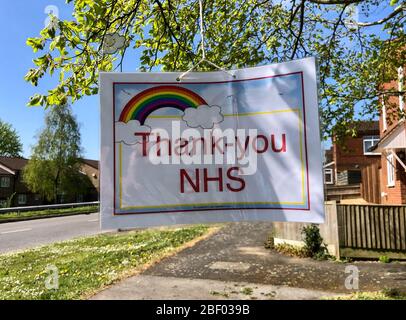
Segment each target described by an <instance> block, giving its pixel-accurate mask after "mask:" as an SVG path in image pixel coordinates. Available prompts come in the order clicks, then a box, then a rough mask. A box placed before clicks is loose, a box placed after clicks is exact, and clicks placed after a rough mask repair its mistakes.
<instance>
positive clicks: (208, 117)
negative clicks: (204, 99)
mask: <svg viewBox="0 0 406 320" xmlns="http://www.w3.org/2000/svg"><path fill="white" fill-rule="evenodd" d="M182 119H183V121H185V122H186V124H187V125H188V127H191V128H197V127H201V128H203V129H211V128H213V126H214V124H216V123H220V122H222V121H223V120H224V116H223V115H222V113H221V108H220V107H219V106H208V105H205V104H203V105H200V106H198V107H197V108H187V109H186V110H185V112H184V115H183V117H182Z"/></svg>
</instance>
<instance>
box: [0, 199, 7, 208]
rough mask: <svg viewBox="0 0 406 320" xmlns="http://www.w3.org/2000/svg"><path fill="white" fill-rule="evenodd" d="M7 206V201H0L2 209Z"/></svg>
mask: <svg viewBox="0 0 406 320" xmlns="http://www.w3.org/2000/svg"><path fill="white" fill-rule="evenodd" d="M6 205H7V200H4V199H1V200H0V208H5V207H6Z"/></svg>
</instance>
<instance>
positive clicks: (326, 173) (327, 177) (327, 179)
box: [324, 169, 334, 184]
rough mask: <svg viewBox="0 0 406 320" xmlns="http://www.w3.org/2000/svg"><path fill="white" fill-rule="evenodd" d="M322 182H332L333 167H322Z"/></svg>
mask: <svg viewBox="0 0 406 320" xmlns="http://www.w3.org/2000/svg"><path fill="white" fill-rule="evenodd" d="M324 183H325V184H334V179H333V169H324Z"/></svg>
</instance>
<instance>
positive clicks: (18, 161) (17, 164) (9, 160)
mask: <svg viewBox="0 0 406 320" xmlns="http://www.w3.org/2000/svg"><path fill="white" fill-rule="evenodd" d="M27 162H28V159H25V158H16V157H0V164H2V165H3V166H5V167H7V168H9V169H10V170H13V171H16V170H21V169H22V168H24V167H25V165H26V164H27Z"/></svg>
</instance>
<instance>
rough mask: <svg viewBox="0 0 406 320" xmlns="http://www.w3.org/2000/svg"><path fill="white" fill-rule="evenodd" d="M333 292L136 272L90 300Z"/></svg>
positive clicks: (296, 297)
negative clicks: (139, 273)
mask: <svg viewBox="0 0 406 320" xmlns="http://www.w3.org/2000/svg"><path fill="white" fill-rule="evenodd" d="M334 295H336V294H334V293H332V292H323V291H317V290H308V289H300V288H291V287H287V286H272V285H263V284H255V283H245V282H227V281H218V280H206V279H185V278H175V277H158V276H146V275H139V276H136V277H132V278H130V279H128V280H127V281H122V282H121V283H119V284H118V285H116V286H113V287H111V288H110V289H108V290H105V291H103V292H101V293H99V294H98V295H96V296H94V297H93V298H92V300H153V299H163V300H188V299H191V300H227V299H232V300H247V299H252V300H273V299H275V300H304V299H306V300H314V299H319V298H320V297H331V296H334Z"/></svg>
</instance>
